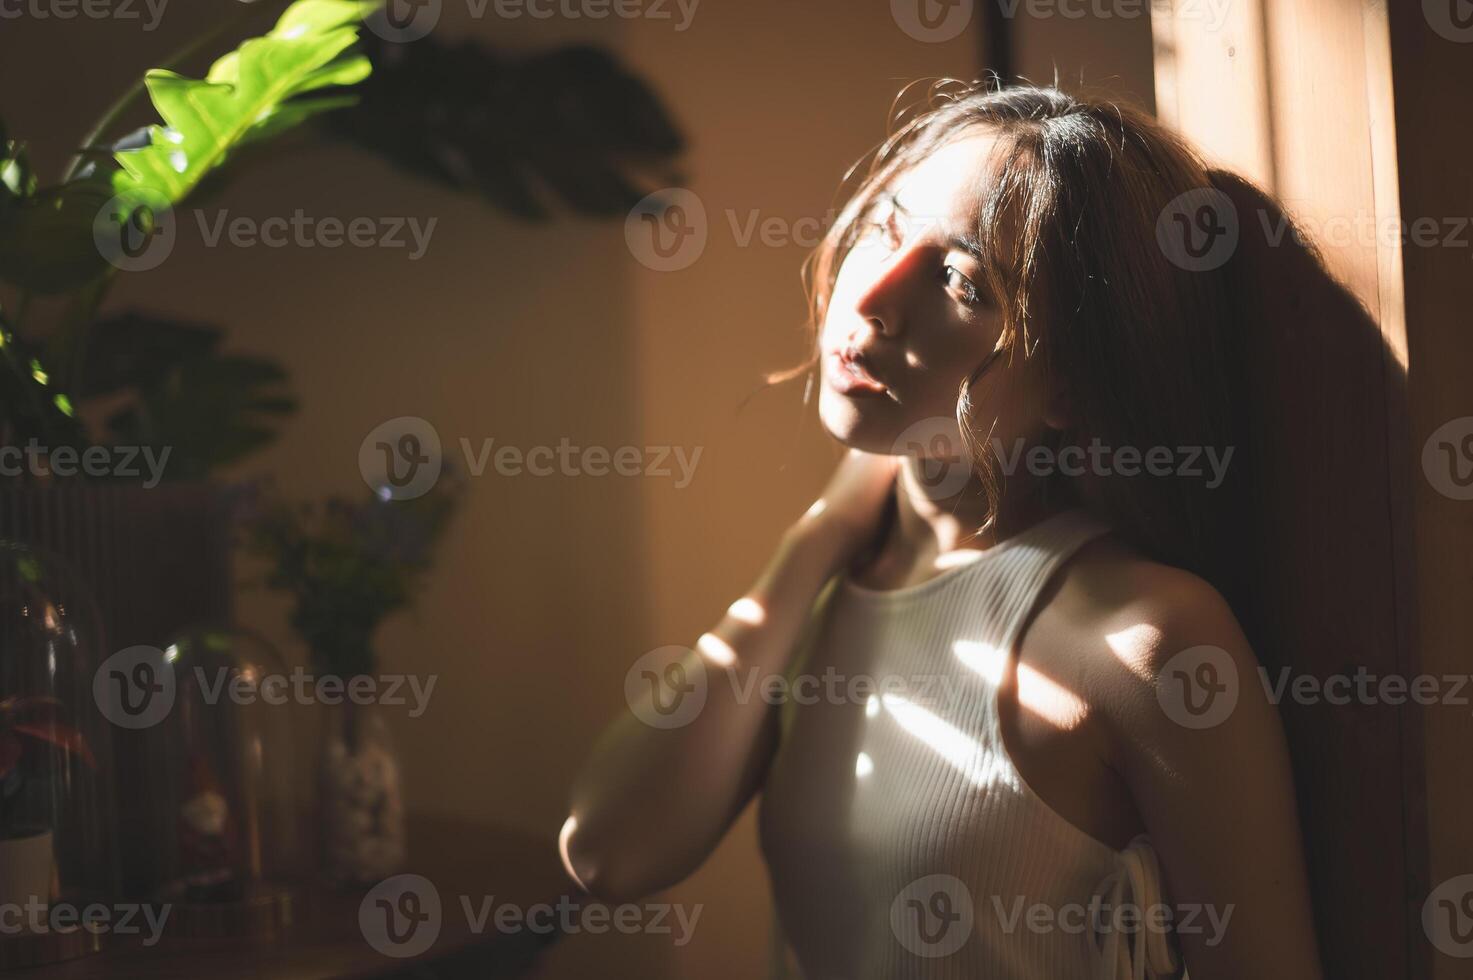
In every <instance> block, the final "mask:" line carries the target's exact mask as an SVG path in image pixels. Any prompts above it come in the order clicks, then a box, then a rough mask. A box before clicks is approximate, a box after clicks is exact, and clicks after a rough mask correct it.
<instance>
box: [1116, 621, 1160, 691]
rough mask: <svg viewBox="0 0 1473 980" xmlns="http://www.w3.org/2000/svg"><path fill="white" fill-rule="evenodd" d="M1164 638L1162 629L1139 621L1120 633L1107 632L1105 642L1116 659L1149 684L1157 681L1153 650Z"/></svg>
mask: <svg viewBox="0 0 1473 980" xmlns="http://www.w3.org/2000/svg"><path fill="white" fill-rule="evenodd" d="M1162 639H1163V637H1162V634H1161V631H1160V630H1159V629H1157V628H1156V627H1154V626H1152V625H1151V624H1149V623H1137V624H1135V625H1134V626H1131V627H1129V628H1127V629H1123V630H1121V631H1119V632H1118V633H1107V634H1105V642H1106V643H1107V644H1109V646H1110V651H1111V652H1112V653H1114V654H1115V657H1116V659H1117V660H1119V661H1120V662H1121V663H1122V664H1124V665H1125V669H1126V670H1128V671H1130V672H1131V673H1132V674H1134V675H1135V676H1136V677H1138V678H1139V679H1141V680H1143V681H1145V682H1146V683H1147V684H1155V683H1156V677H1155V674H1153V673H1152V671H1151V651H1152V650H1154V649H1156V648H1157V647H1158V646H1159V645H1160V643H1161V640H1162Z"/></svg>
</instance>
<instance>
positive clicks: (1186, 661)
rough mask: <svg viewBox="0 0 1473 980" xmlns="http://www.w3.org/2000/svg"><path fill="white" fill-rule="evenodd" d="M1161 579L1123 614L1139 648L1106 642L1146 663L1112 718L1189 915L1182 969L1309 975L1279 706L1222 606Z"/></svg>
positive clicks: (1300, 867)
mask: <svg viewBox="0 0 1473 980" xmlns="http://www.w3.org/2000/svg"><path fill="white" fill-rule="evenodd" d="M1161 571H1162V573H1163V575H1162V581H1161V582H1160V583H1159V586H1160V587H1159V588H1153V589H1152V590H1151V592H1152V595H1151V597H1150V598H1149V599H1145V600H1142V602H1141V603H1140V604H1139V606H1138V607H1137V608H1136V609H1134V610H1133V613H1135V615H1133V616H1132V618H1133V619H1137V620H1138V621H1139V623H1140V624H1141V625H1143V626H1145V627H1146V628H1144V629H1132V630H1130V631H1129V635H1131V636H1132V637H1135V638H1136V639H1137V640H1138V641H1139V642H1138V643H1137V644H1134V645H1135V646H1136V648H1135V649H1123V648H1119V645H1118V644H1115V645H1116V646H1117V649H1115V650H1114V651H1113V652H1114V655H1115V656H1118V657H1121V658H1122V659H1124V660H1126V661H1127V662H1132V663H1134V664H1135V665H1136V666H1137V667H1144V668H1145V669H1144V670H1142V671H1140V673H1139V674H1138V675H1137V676H1138V677H1139V678H1140V679H1141V680H1142V681H1145V682H1146V683H1141V684H1139V685H1138V686H1137V687H1136V689H1135V695H1134V698H1133V702H1134V703H1133V704H1132V705H1130V706H1129V707H1127V709H1126V710H1123V711H1117V712H1114V714H1115V720H1116V722H1117V724H1118V726H1119V729H1120V735H1121V736H1122V738H1121V742H1122V748H1121V750H1120V754H1121V756H1122V758H1121V759H1120V760H1119V764H1120V768H1121V769H1122V772H1123V775H1124V777H1125V780H1126V782H1127V783H1128V785H1129V787H1130V791H1131V795H1132V797H1133V798H1134V799H1135V802H1136V806H1137V807H1138V808H1139V810H1140V814H1141V817H1142V819H1143V820H1144V821H1145V824H1146V829H1147V831H1148V832H1149V834H1150V836H1151V840H1152V843H1153V845H1154V846H1155V848H1156V851H1157V853H1158V855H1159V857H1160V859H1161V864H1162V867H1163V871H1164V874H1165V877H1166V880H1167V889H1168V892H1169V898H1170V901H1171V903H1172V906H1173V908H1172V910H1173V912H1175V913H1178V914H1177V915H1176V916H1174V917H1173V921H1174V922H1176V923H1178V924H1180V923H1181V922H1182V921H1183V920H1182V919H1181V915H1192V916H1194V918H1193V921H1192V928H1189V929H1185V930H1183V929H1179V930H1178V938H1179V939H1180V941H1181V948H1182V954H1183V956H1184V958H1185V960H1186V966H1187V972H1188V973H1189V974H1190V976H1191V978H1192V980H1237V978H1241V977H1293V978H1295V980H1318V978H1319V977H1321V976H1322V974H1321V972H1320V965H1319V952H1318V947H1317V944H1316V940H1315V929H1314V917H1313V913H1312V909H1311V905H1310V894H1309V882H1308V877H1307V874H1306V871H1305V862H1304V852H1303V844H1302V841H1301V838H1300V827H1299V818H1298V814H1297V807H1296V805H1295V798H1294V781H1293V773H1292V770H1291V767H1290V763H1289V753H1288V748H1287V745H1286V743H1285V739H1284V732H1283V727H1282V725H1281V723H1280V721H1279V714H1278V711H1277V709H1276V708H1275V706H1274V704H1273V703H1272V702H1271V700H1270V699H1269V697H1268V694H1267V692H1266V691H1265V689H1264V685H1263V683H1262V680H1261V677H1260V674H1259V670H1258V661H1257V659H1256V658H1255V657H1254V655H1253V652H1252V650H1251V649H1249V646H1248V641H1247V639H1246V637H1244V635H1243V631H1242V629H1241V628H1240V627H1239V625H1238V622H1237V620H1236V618H1235V617H1234V616H1233V613H1232V611H1231V610H1230V609H1229V608H1228V605H1227V603H1226V602H1225V601H1224V600H1223V598H1222V597H1221V596H1220V595H1219V594H1218V593H1217V592H1216V590H1214V589H1213V588H1212V587H1211V586H1210V585H1208V584H1207V583H1205V582H1203V581H1202V580H1201V579H1198V578H1196V577H1195V576H1191V575H1189V574H1187V573H1185V572H1181V571H1179V570H1177V569H1165V568H1164V567H1163V568H1162V569H1161ZM1118 635H1119V634H1117V636H1118ZM1193 648H1199V649H1197V650H1193ZM1187 651H1192V652H1189V653H1186V656H1184V657H1180V658H1178V655H1179V654H1183V653H1184V652H1187ZM1174 658H1175V659H1174ZM1202 664H1208V665H1209V666H1206V667H1205V668H1204V667H1203V666H1202ZM1188 699H1190V703H1191V710H1188V708H1187V707H1186V705H1187V703H1188ZM1219 702H1220V703H1219ZM1229 705H1231V708H1230V710H1229V709H1228V706H1229ZM1194 712H1195V713H1194ZM1199 726H1200V727H1199Z"/></svg>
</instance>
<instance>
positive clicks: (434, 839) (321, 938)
mask: <svg viewBox="0 0 1473 980" xmlns="http://www.w3.org/2000/svg"><path fill="white" fill-rule="evenodd" d="M409 836H410V840H409V855H410V857H409V861H408V862H407V866H406V868H405V872H406V873H409V874H417V875H422V876H423V877H424V878H426V879H428V880H429V881H430V882H431V883H432V884H433V885H434V888H435V891H436V892H437V893H438V895H439V898H440V901H441V906H442V913H441V915H440V916H439V922H440V929H439V934H438V937H437V938H436V939H435V941H434V943H433V944H432V945H431V946H430V947H429V948H428V949H426V950H425V951H424V952H423V953H420V954H418V955H416V956H412V957H402V958H401V957H398V956H394V955H388V954H386V953H384V952H381V951H380V950H379V949H376V948H375V947H374V945H373V944H372V943H371V942H370V940H369V938H368V937H367V936H366V935H365V929H364V928H363V926H362V925H361V924H360V918H359V910H360V906H361V905H362V903H363V899H364V897H365V895H366V894H367V890H366V889H364V890H360V891H339V890H334V889H331V888H329V887H326V886H321V885H317V886H308V887H304V888H302V889H300V890H298V891H297V892H296V893H294V895H293V902H292V922H291V924H290V925H289V926H288V927H286V928H285V929H283V930H281V932H280V934H279V935H277V936H276V937H275V938H271V937H266V938H260V937H257V938H245V939H241V938H232V939H195V938H188V939H185V938H178V937H174V936H170V935H169V934H168V931H167V930H165V933H164V936H163V937H162V938H161V939H160V940H159V942H158V943H156V944H155V945H154V946H152V947H144V946H143V945H142V943H141V941H140V939H139V938H134V937H129V938H123V937H111V936H106V935H104V936H103V937H102V938H103V939H104V942H105V945H104V947H103V951H102V952H100V953H94V954H91V955H88V956H83V957H79V958H77V959H73V960H67V961H64V962H60V963H52V964H49V965H47V966H41V967H35V968H32V969H25V970H15V971H11V972H9V973H5V974H3V976H5V977H6V978H9V977H15V978H17V980H40V978H41V977H45V978H46V980H100V978H107V980H201V978H204V980H245V978H258V977H280V978H283V980H309V978H310V980H319V978H348V977H352V978H365V977H375V978H378V977H392V976H395V975H396V974H401V973H402V974H405V975H406V976H413V977H416V978H442V977H443V978H457V977H476V978H478V980H482V978H490V977H515V976H520V975H522V974H524V973H525V972H526V970H527V969H528V968H529V967H530V965H531V964H532V962H533V960H535V958H536V956H537V954H538V952H539V951H540V950H541V949H542V948H544V947H545V946H547V945H548V944H549V943H551V942H552V941H553V940H554V939H555V938H556V935H557V934H556V933H555V932H554V933H551V934H548V933H546V932H545V930H544V932H543V933H540V934H539V933H536V932H533V931H531V930H530V929H527V928H521V929H516V930H502V931H498V930H497V928H496V926H495V924H494V922H493V921H491V920H489V919H488V920H487V921H486V922H485V923H484V926H483V928H481V929H479V930H477V928H476V926H475V923H474V920H473V919H471V918H469V917H468V916H467V915H466V914H465V910H464V907H463V903H462V896H468V898H469V903H470V905H471V906H472V907H473V908H477V909H479V908H480V907H481V903H482V902H483V901H484V900H485V899H486V898H487V897H489V896H494V900H495V904H496V905H497V906H502V905H507V904H511V905H515V906H518V907H520V908H521V909H524V910H525V909H528V908H531V907H532V906H534V905H537V904H539V903H545V904H547V905H555V904H556V903H557V902H558V900H559V898H560V897H562V896H564V895H567V896H576V895H578V894H579V893H578V891H577V888H576V886H575V885H574V884H573V883H572V882H571V881H570V880H569V879H568V877H567V875H566V873H565V872H564V871H563V869H562V864H561V862H560V861H559V860H558V855H557V842H556V840H555V839H553V838H552V837H548V838H546V839H543V838H538V837H532V836H529V835H527V834H525V833H522V832H519V831H514V830H509V829H507V828H504V827H496V826H492V825H488V824H481V823H475V822H472V821H466V820H458V819H453V818H447V817H436V816H428V815H416V816H411V818H410V821H409ZM380 941H382V940H381V938H380Z"/></svg>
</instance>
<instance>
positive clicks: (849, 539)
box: [789, 449, 899, 572]
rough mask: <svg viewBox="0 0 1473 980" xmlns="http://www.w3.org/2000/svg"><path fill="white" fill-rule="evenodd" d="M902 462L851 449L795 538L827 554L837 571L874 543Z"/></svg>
mask: <svg viewBox="0 0 1473 980" xmlns="http://www.w3.org/2000/svg"><path fill="white" fill-rule="evenodd" d="M898 472H899V457H897V456H879V455H875V454H874V453H866V452H861V451H860V450H858V449H851V450H849V451H848V452H847V453H846V454H845V455H844V458H843V460H841V461H840V463H839V466H838V468H837V469H836V470H834V475H833V476H832V477H830V478H829V482H828V485H827V486H826V487H824V490H823V493H822V494H821V495H820V496H819V498H818V499H817V500H815V501H814V502H813V506H811V507H809V508H808V511H807V512H806V513H805V514H804V515H803V516H802V517H801V518H799V519H798V521H797V522H796V523H795V524H794V525H793V527H792V529H791V530H790V532H789V533H790V534H792V535H794V536H796V537H798V538H799V539H801V540H803V541H804V542H807V543H810V544H811V545H812V546H816V547H818V548H819V549H821V550H822V551H823V553H824V554H825V555H826V556H827V558H828V560H829V562H830V564H829V570H830V571H831V572H837V571H839V570H840V569H841V568H843V567H844V566H846V565H848V564H849V563H850V562H851V561H852V560H853V559H854V558H855V556H857V555H858V554H860V553H861V552H862V551H863V550H864V549H865V548H866V546H868V545H870V544H872V543H873V542H874V539H875V535H876V533H877V532H878V530H879V527H880V523H881V521H880V519H881V517H882V516H883V515H884V512H885V504H886V502H887V501H888V500H889V498H890V493H891V491H892V490H893V489H894V486H895V477H896V474H897V473H898Z"/></svg>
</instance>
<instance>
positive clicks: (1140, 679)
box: [1037, 536, 1257, 710]
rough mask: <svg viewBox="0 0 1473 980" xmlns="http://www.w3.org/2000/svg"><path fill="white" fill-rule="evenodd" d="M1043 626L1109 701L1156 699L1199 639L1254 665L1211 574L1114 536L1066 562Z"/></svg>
mask: <svg viewBox="0 0 1473 980" xmlns="http://www.w3.org/2000/svg"><path fill="white" fill-rule="evenodd" d="M1052 591H1053V595H1052V599H1051V601H1050V602H1048V603H1047V605H1046V606H1045V607H1044V608H1043V609H1042V610H1040V613H1039V622H1038V624H1037V625H1038V626H1039V627H1040V628H1042V629H1043V630H1045V631H1046V633H1047V635H1048V636H1049V637H1050V638H1051V639H1052V641H1053V644H1055V645H1061V646H1062V647H1064V648H1065V649H1067V651H1068V652H1069V658H1070V660H1071V661H1072V666H1073V668H1074V670H1076V671H1077V672H1078V673H1077V674H1076V676H1077V677H1078V682H1079V683H1080V684H1081V685H1084V686H1087V687H1088V688H1090V689H1092V690H1093V691H1094V692H1095V693H1096V694H1097V695H1103V697H1101V698H1100V700H1101V701H1102V702H1104V703H1103V704H1102V705H1101V706H1102V707H1106V709H1107V710H1108V708H1109V705H1110V704H1112V703H1113V704H1115V705H1117V706H1119V705H1132V704H1138V703H1139V702H1140V700H1141V699H1142V698H1143V697H1147V696H1149V698H1150V699H1151V700H1154V699H1155V692H1156V690H1157V685H1158V683H1159V681H1160V678H1161V676H1162V673H1163V672H1164V671H1165V670H1166V669H1167V668H1168V665H1169V664H1170V662H1171V660H1172V658H1173V657H1176V656H1177V655H1178V654H1180V653H1182V652H1184V651H1187V650H1190V649H1193V648H1196V647H1202V646H1210V647H1215V648H1218V649H1220V650H1222V651H1223V654H1224V655H1225V657H1226V658H1227V659H1228V660H1230V661H1231V662H1232V664H1233V666H1234V668H1236V669H1238V670H1240V671H1242V672H1245V675H1246V672H1248V671H1252V670H1255V669H1256V666H1257V661H1256V659H1255V658H1254V656H1253V652H1252V650H1251V649H1249V646H1248V642H1247V639H1246V638H1245V637H1244V635H1243V631H1242V627H1241V626H1240V625H1239V623H1238V620H1237V617H1236V616H1235V615H1234V614H1233V611H1232V609H1231V607H1229V605H1228V603H1227V600H1226V599H1224V598H1223V596H1222V594H1221V593H1220V592H1219V591H1218V590H1217V589H1216V588H1215V587H1214V586H1213V585H1212V584H1211V583H1210V582H1208V581H1207V580H1206V579H1204V578H1202V577H1201V576H1199V575H1196V574H1194V573H1192V572H1190V571H1187V570H1185V569H1182V568H1176V567H1174V566H1171V565H1165V564H1162V563H1160V562H1157V561H1152V560H1150V559H1149V558H1146V557H1144V556H1143V555H1141V554H1139V553H1138V552H1136V551H1134V550H1133V549H1131V548H1129V547H1127V546H1126V545H1125V544H1123V543H1121V542H1120V541H1118V540H1117V539H1115V538H1114V537H1113V536H1107V537H1105V538H1101V539H1098V540H1096V541H1094V542H1092V543H1091V544H1089V545H1087V546H1085V547H1084V548H1083V549H1081V550H1080V552H1079V553H1078V554H1077V555H1076V556H1075V557H1074V559H1073V560H1072V561H1070V562H1069V563H1068V565H1066V566H1065V568H1064V570H1063V572H1062V574H1061V575H1060V576H1059V577H1058V580H1057V582H1056V583H1055V586H1054V589H1053V590H1052Z"/></svg>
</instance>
